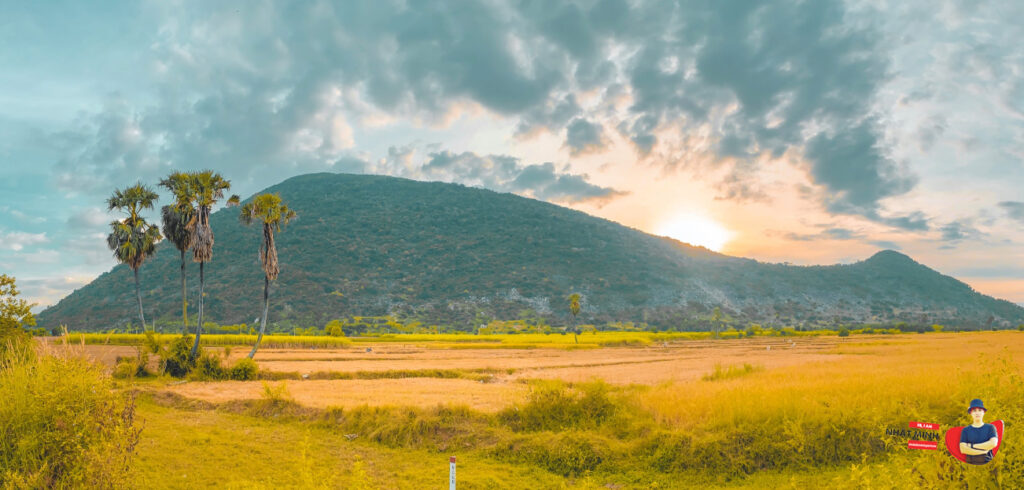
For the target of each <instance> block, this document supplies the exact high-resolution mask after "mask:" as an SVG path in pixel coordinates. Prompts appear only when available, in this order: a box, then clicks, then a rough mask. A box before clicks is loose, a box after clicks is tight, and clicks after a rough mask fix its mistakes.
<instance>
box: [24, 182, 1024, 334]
mask: <svg viewBox="0 0 1024 490" xmlns="http://www.w3.org/2000/svg"><path fill="white" fill-rule="evenodd" d="M264 192H275V193H279V194H280V195H281V197H282V198H283V199H284V201H285V202H286V203H287V204H288V205H289V207H291V208H293V209H295V210H296V211H297V212H298V219H297V220H296V221H294V222H293V223H292V224H290V225H288V227H287V228H286V229H285V230H284V231H282V232H281V233H279V234H278V236H277V246H278V254H279V257H280V263H281V275H280V277H279V278H278V280H277V282H276V283H274V285H273V286H272V288H271V315H270V316H271V322H278V323H279V324H293V325H301V326H308V325H323V324H324V323H325V322H326V321H328V320H330V319H333V318H345V317H349V316H378V315H385V314H391V315H394V316H398V317H400V318H403V319H408V320H412V319H416V320H419V321H423V322H424V323H428V324H435V323H436V324H443V325H452V326H454V327H456V328H459V329H471V328H473V327H472V326H473V325H475V324H479V323H480V322H485V321H487V319H489V318H496V319H505V320H508V319H515V318H521V317H543V318H546V319H547V320H548V321H549V323H552V324H564V323H565V322H567V318H568V313H567V310H568V307H567V302H566V299H565V298H566V296H567V295H568V294H569V293H570V292H579V293H581V295H582V297H583V299H582V306H583V313H581V316H582V317H581V320H582V321H586V322H596V323H603V322H609V321H634V322H646V323H648V324H651V325H655V326H659V327H662V328H672V327H677V328H678V327H683V328H701V326H705V327H706V326H707V325H706V318H707V317H708V315H709V313H710V312H711V310H712V309H714V308H715V307H720V308H721V309H722V311H723V312H724V313H726V314H727V315H728V316H729V317H730V318H732V319H734V320H735V321H761V322H765V321H767V322H784V323H786V324H794V323H810V324H815V323H822V324H823V323H829V322H834V321H843V322H891V321H907V322H912V323H933V322H938V323H943V324H947V325H983V324H985V323H986V322H987V321H988V318H989V317H993V322H995V324H997V325H999V324H1009V323H1012V324H1014V325H1016V324H1017V323H1020V322H1024V308H1021V307H1020V306H1017V305H1014V304H1012V303H1010V302H1007V301H1003V300H997V299H994V298H991V297H989V296H985V295H982V294H979V293H977V292H975V291H973V290H972V289H971V288H970V287H969V286H968V285H966V284H964V283H962V282H960V281H958V280H956V279H954V278H952V277H948V276H944V275H941V274H939V273H938V272H935V271H933V270H931V269H929V268H928V267H925V266H923V265H921V264H918V263H917V262H914V261H913V260H912V259H910V258H909V257H907V256H906V255H903V254H900V253H898V252H893V251H883V252H879V253H877V254H875V255H874V256H872V257H871V258H869V259H867V260H865V261H862V262H858V263H854V264H849V265H831V266H809V267H800V266H790V265H780V264H767V263H760V262H757V261H755V260H750V259H743V258H736V257H729V256H726V255H722V254H718V253H715V252H712V251H710V250H707V249H705V248H701V247H693V246H690V245H687V244H684V243H681V242H678V241H676V240H672V239H668V238H663V237H656V236H652V235H648V234H645V233H643V232H640V231H638V230H635V229H631V228H628V227H625V226H622V225H620V224H617V223H614V222H611V221H607V220H604V219H600V218H595V217H593V216H589V215H587V214H585V213H581V212H578V211H574V210H571V209H566V208H563V207H560V206H556V205H553V204H549V203H545V202H540V201H536V200H532V199H527V198H523V197H519V196H515V195H512V194H500V193H496V192H492V191H488V190H483V189H477V188H470V187H465V186H461V185H457V184H445V183H436V182H434V183H427V182H417V181H412V180H406V179H399V178H393V177H383V176H369V175H347V174H326V173H321V174H310V175H302V176H298V177H294V178H291V179H288V180H286V181H284V182H282V183H280V184H277V185H275V186H272V187H270V188H268V189H266V190H265V191H264ZM237 216H238V210H237V209H234V208H226V209H221V210H219V211H217V212H216V213H214V214H213V215H212V216H211V226H212V227H213V230H214V233H215V238H216V244H215V246H214V258H213V261H212V262H210V263H208V264H207V266H206V277H207V284H206V308H207V310H206V311H207V318H208V319H210V320H211V321H216V322H218V323H221V324H234V323H242V322H248V323H252V320H253V318H256V317H257V312H258V311H259V309H260V302H261V298H262V285H263V273H262V271H261V269H260V267H259V263H258V257H257V250H258V248H259V244H260V240H261V232H260V230H259V228H258V227H255V226H254V227H245V226H243V225H241V224H240V223H239V222H238V218H237ZM178 267H179V255H178V251H177V250H175V249H174V247H173V245H171V244H169V243H168V242H166V241H165V242H163V243H161V244H160V245H159V247H158V250H157V253H156V255H155V256H154V257H153V258H152V259H150V260H149V261H148V262H146V263H145V264H144V265H143V267H142V269H141V270H140V276H141V281H142V288H143V290H142V296H143V301H144V306H145V308H146V311H147V316H148V317H150V318H157V319H159V320H163V321H177V320H178V319H180V312H181V286H180V282H179V269H178ZM188 267H189V270H188V274H189V289H190V292H189V296H190V304H191V305H192V306H191V307H190V310H189V311H190V313H191V314H193V315H194V314H195V313H196V308H195V305H196V304H197V298H196V295H197V294H198V292H197V291H198V272H197V271H198V267H197V266H196V264H194V263H189V265H188ZM135 320H136V310H135V297H134V289H133V283H132V277H131V273H130V270H129V269H128V268H127V267H126V266H124V265H118V266H116V267H114V268H113V269H112V270H111V271H109V272H107V273H104V274H103V275H101V276H100V277H98V278H97V279H96V280H94V281H93V282H91V283H90V284H88V285H86V286H84V287H82V288H80V289H78V290H76V291H75V292H73V293H72V294H70V295H69V296H67V297H66V298H64V299H62V300H61V301H60V302H59V303H57V304H56V305H54V306H52V307H50V308H48V309H46V310H45V311H43V312H41V313H40V314H39V315H38V321H39V324H40V325H43V326H47V327H52V326H56V325H58V324H67V325H68V326H69V327H70V328H72V329H76V330H96V329H109V328H111V327H115V326H119V325H123V324H124V323H126V322H133V321H135ZM193 321H194V320H193Z"/></svg>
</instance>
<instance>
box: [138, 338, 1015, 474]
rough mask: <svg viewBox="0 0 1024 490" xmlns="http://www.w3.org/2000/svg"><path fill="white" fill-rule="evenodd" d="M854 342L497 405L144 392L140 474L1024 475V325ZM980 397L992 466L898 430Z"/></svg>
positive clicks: (941, 417) (958, 410)
mask: <svg viewBox="0 0 1024 490" xmlns="http://www.w3.org/2000/svg"><path fill="white" fill-rule="evenodd" d="M837 353H840V354H843V355H842V356H839V357H838V358H837V359H836V360H834V361H826V362H818V363H815V364H810V365H801V366H793V367H788V368H779V369H769V370H757V369H739V368H737V369H732V370H729V369H728V368H725V369H724V372H726V373H731V374H728V375H720V376H715V375H713V374H714V373H709V374H712V375H710V376H708V377H707V378H706V379H704V380H699V381H693V382H687V383H674V384H663V385H658V386H653V387H649V386H630V387H621V388H616V387H612V386H609V385H605V384H603V383H600V382H597V383H584V384H577V385H569V384H564V383H559V382H533V383H531V389H532V393H531V396H530V397H529V399H528V400H526V401H523V402H522V403H520V404H517V405H516V406H514V407H509V408H508V409H506V410H503V411H501V412H500V413H497V414H484V413H478V412H474V411H472V410H469V409H466V408H460V407H437V408H433V409H422V408H409V407H393V408H369V407H363V408H357V409H351V410H340V409H328V410H314V409H309V408H305V407H301V406H299V405H297V404H295V403H293V402H291V401H289V400H288V396H287V392H286V390H275V389H273V388H271V389H268V390H267V393H266V395H265V396H264V399H262V400H250V401H246V402H241V401H240V402H229V403H224V404H220V405H212V404H207V403H200V402H195V401H189V400H186V399H181V398H174V397H171V396H168V395H162V394H160V393H157V394H155V395H152V396H151V397H150V398H146V397H142V398H140V405H139V414H140V416H141V417H142V418H143V419H144V420H145V430H144V431H143V434H142V440H141V442H140V443H139V446H138V457H137V460H136V462H135V467H134V470H133V473H132V477H133V478H135V481H136V482H138V484H139V485H140V486H146V487H154V488H160V487H164V488H175V487H181V486H191V487H202V486H219V487H225V488H267V487H271V486H273V487H283V488H315V487H324V488H361V486H362V488H439V487H442V486H443V485H444V482H445V481H446V478H447V457H448V456H449V455H455V456H457V457H458V458H459V462H460V463H459V484H460V488H560V487H567V488H685V487H695V486H705V485H716V486H733V485H739V486H752V487H789V488H807V487H832V488H863V487H873V488H891V487H908V486H913V487H928V488H934V487H950V486H952V487H958V488H963V487H970V488H988V487H994V486H998V485H1001V486H1004V487H1013V486H1019V485H1021V484H1024V451H1020V450H1019V449H1018V448H1019V447H1021V443H1020V441H1021V440H1022V437H1021V435H1020V434H1019V430H1018V429H1017V427H1018V424H1019V423H1020V422H1019V421H1020V420H1024V381H1022V378H1024V367H1022V363H1021V361H1022V359H1024V334H1020V333H1017V332H1001V333H991V332H984V333H969V334H968V333H963V334H943V335H937V336H931V335H910V336H900V337H894V338H892V339H885V341H882V342H860V341H852V342H848V343H845V344H843V345H841V346H840V347H838V350H837ZM268 386H272V385H268ZM979 397H980V398H983V399H984V400H985V404H986V405H987V406H989V407H990V411H989V412H988V415H987V417H986V420H988V421H991V420H996V419H1003V420H1004V421H1006V424H1007V431H1006V434H1005V437H1004V441H1003V446H1002V450H1001V452H1000V453H999V455H998V456H997V457H996V459H995V461H994V462H993V463H991V464H989V465H987V466H984V467H973V466H968V465H964V464H961V463H959V462H957V461H955V460H953V459H952V458H951V457H950V456H949V455H948V454H947V453H946V452H945V451H941V450H940V451H914V450H908V449H907V448H906V439H900V438H896V437H890V436H886V435H885V430H886V428H906V427H907V424H908V422H909V421H912V420H913V421H923V422H932V423H939V424H941V425H942V429H943V431H944V430H946V429H947V428H949V427H951V426H954V425H964V424H965V423H966V421H967V417H966V414H965V404H966V403H967V401H969V400H970V399H972V398H979ZM346 435H349V436H354V437H351V438H350V437H346ZM350 439H351V440H350Z"/></svg>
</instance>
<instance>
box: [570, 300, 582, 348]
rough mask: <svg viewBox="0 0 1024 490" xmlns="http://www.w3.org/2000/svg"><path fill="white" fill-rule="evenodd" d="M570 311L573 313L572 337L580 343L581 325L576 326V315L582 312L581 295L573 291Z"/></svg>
mask: <svg viewBox="0 0 1024 490" xmlns="http://www.w3.org/2000/svg"><path fill="white" fill-rule="evenodd" d="M569 313H572V338H573V340H575V341H576V343H577V344H578V343H580V339H579V337H578V335H579V333H580V331H579V327H577V326H576V315H579V313H580V295H579V294H577V293H572V294H570V295H569Z"/></svg>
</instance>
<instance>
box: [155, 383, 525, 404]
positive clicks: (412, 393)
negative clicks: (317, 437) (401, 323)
mask: <svg viewBox="0 0 1024 490" xmlns="http://www.w3.org/2000/svg"><path fill="white" fill-rule="evenodd" d="M267 383H270V384H271V385H272V386H274V387H277V386H280V384H281V383H285V386H287V389H288V392H289V393H290V394H291V396H292V397H294V398H295V401H297V402H298V403H299V404H301V405H305V406H309V407H315V408H327V407H342V408H354V407H359V406H363V405H368V406H372V407H379V406H420V407H432V406H437V405H466V406H468V407H470V408H473V409H475V410H479V411H482V412H496V411H498V410H500V409H502V408H504V407H506V406H508V405H509V404H511V403H512V402H514V401H517V400H519V399H521V398H522V397H523V395H524V394H525V393H526V391H527V387H526V385H523V384H521V383H514V384H510V383H501V384H486V383H480V382H479V381H470V380H466V379H430V378H406V379H375V380H364V379H354V380H305V381H283V382H282V381H277V382H269V381H268V382H267ZM166 391H171V392H173V393H177V394H179V395H182V396H184V397H187V398H195V399H199V400H204V401H208V402H213V403H220V402H226V401H231V400H248V399H259V398H261V397H262V395H263V391H264V388H263V384H262V383H261V382H258V381H219V382H216V381H215V382H204V383H198V382H192V383H186V384H182V385H177V386H170V387H168V389H167V390H166Z"/></svg>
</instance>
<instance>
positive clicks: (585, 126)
mask: <svg viewBox="0 0 1024 490" xmlns="http://www.w3.org/2000/svg"><path fill="white" fill-rule="evenodd" d="M565 144H566V145H568V146H569V152H570V153H572V154H573V155H579V154H581V153H586V152H590V151H595V150H600V149H601V148H603V147H604V145H605V141H604V129H603V128H602V127H601V125H600V124H595V123H592V122H590V121H587V120H586V119H583V118H577V119H574V120H573V121H572V123H570V124H569V126H568V127H567V128H566V130H565Z"/></svg>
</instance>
